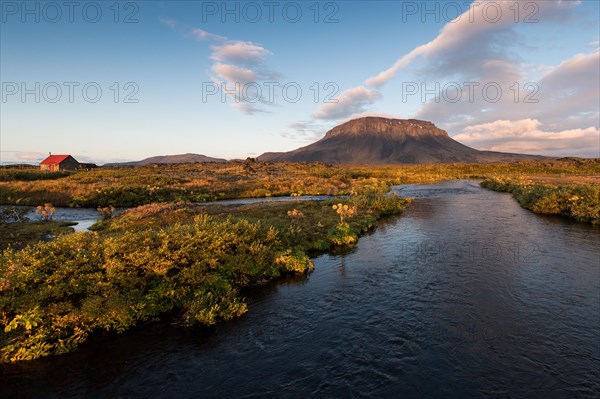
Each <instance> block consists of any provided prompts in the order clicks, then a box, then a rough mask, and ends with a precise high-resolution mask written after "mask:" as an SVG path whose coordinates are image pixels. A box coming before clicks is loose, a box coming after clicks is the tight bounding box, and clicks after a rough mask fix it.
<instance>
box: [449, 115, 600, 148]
mask: <svg viewBox="0 0 600 399" xmlns="http://www.w3.org/2000/svg"><path fill="white" fill-rule="evenodd" d="M599 137H600V130H599V129H598V128H597V127H595V126H590V127H587V128H583V129H581V128H577V129H567V130H558V131H549V130H546V129H544V128H543V124H542V123H541V122H540V121H539V120H537V119H521V120H497V121H494V122H491V123H483V124H479V125H473V126H469V127H466V128H465V129H464V130H463V131H462V132H461V133H460V134H458V135H456V136H454V139H456V140H458V141H460V142H461V143H464V144H466V145H469V146H471V147H475V148H477V149H480V150H490V151H502V152H521V153H531V154H542V155H555V156H563V155H573V152H574V151H577V152H578V153H579V154H580V155H583V156H590V157H600V147H599V141H598V138H599Z"/></svg>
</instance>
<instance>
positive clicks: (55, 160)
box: [40, 155, 70, 165]
mask: <svg viewBox="0 0 600 399" xmlns="http://www.w3.org/2000/svg"><path fill="white" fill-rule="evenodd" d="M69 157H70V155H50V156H49V157H48V158H46V159H44V160H43V161H42V162H40V165H56V164H59V163H61V162H62V161H64V160H65V159H67V158H69Z"/></svg>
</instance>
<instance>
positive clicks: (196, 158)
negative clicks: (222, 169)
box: [105, 153, 227, 166]
mask: <svg viewBox="0 0 600 399" xmlns="http://www.w3.org/2000/svg"><path fill="white" fill-rule="evenodd" d="M194 162H227V160H226V159H222V158H212V157H207V156H206V155H201V154H191V153H188V154H178V155H158V156H155V157H150V158H146V159H142V160H141V161H132V162H120V163H111V164H106V165H105V166H139V165H150V164H153V163H194Z"/></svg>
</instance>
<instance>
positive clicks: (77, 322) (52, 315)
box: [0, 192, 409, 362]
mask: <svg viewBox="0 0 600 399" xmlns="http://www.w3.org/2000/svg"><path fill="white" fill-rule="evenodd" d="M336 202H337V203H338V204H336V208H337V206H338V205H339V204H342V206H343V205H346V207H343V209H350V208H352V209H356V213H355V214H354V216H352V217H349V216H347V217H346V219H344V220H343V221H342V220H341V218H340V215H339V213H337V212H336V210H334V209H333V205H334V204H333V202H331V201H328V202H304V201H291V202H287V203H272V204H266V205H264V206H261V205H248V206H237V207H234V208H231V207H228V208H227V209H223V208H219V207H216V206H207V207H203V206H200V205H195V204H188V203H165V204H149V205H142V206H140V207H137V208H134V209H130V210H127V211H124V212H123V213H122V214H120V215H119V216H117V217H115V218H112V219H107V220H104V221H102V222H101V223H99V224H97V225H96V226H95V231H94V232H89V233H73V234H69V235H65V236H60V237H58V238H57V239H56V240H54V241H52V242H47V243H38V244H35V245H32V246H28V247H26V248H25V249H22V250H14V249H9V250H6V251H4V252H3V253H2V255H1V256H0V276H1V278H0V309H1V310H0V324H1V325H2V327H3V331H4V332H3V333H2V334H0V361H2V362H12V361H21V360H31V359H36V358H39V357H43V356H47V355H52V354H61V353H66V352H69V351H72V350H74V349H76V348H77V346H78V345H79V344H80V343H82V342H84V341H85V340H86V339H87V337H88V336H89V335H90V334H94V333H98V332H102V331H104V332H117V333H120V332H124V331H127V330H128V329H130V328H132V327H134V326H136V325H139V324H140V323H142V322H146V321H154V320H160V319H167V320H170V321H172V322H175V323H179V324H182V325H194V324H202V325H212V324H214V323H216V322H218V321H220V320H228V319H231V318H234V317H238V316H240V315H242V314H243V313H244V312H246V310H247V305H246V301H245V298H243V296H242V294H241V293H240V292H241V291H242V289H243V288H245V287H252V286H256V285H261V284H263V283H265V282H267V281H269V280H272V279H275V278H278V277H280V276H282V275H285V274H303V273H306V272H308V271H310V270H311V269H312V262H311V260H310V258H309V256H308V255H309V254H313V253H318V252H323V251H335V250H343V249H347V248H349V247H351V246H352V245H354V243H356V241H357V239H358V236H359V235H360V234H361V233H363V232H365V231H367V230H369V229H371V228H373V227H374V226H375V223H376V221H377V220H378V219H380V218H382V217H384V216H387V215H392V214H397V213H400V212H401V211H402V210H403V209H404V208H405V207H406V206H407V205H408V203H409V201H408V200H405V199H402V198H398V197H397V196H396V195H385V194H382V193H379V192H373V193H370V194H364V195H353V196H351V197H349V198H346V199H338V200H337V201H336Z"/></svg>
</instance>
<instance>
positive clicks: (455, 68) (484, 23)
mask: <svg viewBox="0 0 600 399" xmlns="http://www.w3.org/2000/svg"><path fill="white" fill-rule="evenodd" d="M530 3H533V2H530ZM535 4H536V5H537V7H538V11H537V12H536V13H535V18H536V19H537V20H538V21H539V22H541V21H549V20H559V19H561V20H565V19H568V18H570V16H571V12H572V9H573V7H574V6H576V5H578V4H580V3H579V2H575V1H537V2H535ZM514 5H515V1H514V0H479V1H474V2H473V3H472V4H471V6H470V7H469V10H467V11H465V12H464V13H463V14H462V15H460V16H459V17H457V18H456V19H454V20H453V21H451V22H449V23H447V24H446V25H445V26H444V28H443V29H442V31H441V32H440V34H439V35H438V36H437V37H436V38H435V39H433V40H431V41H430V42H428V43H426V44H423V45H421V46H418V47H416V48H415V49H413V50H412V51H410V52H409V53H407V54H405V55H404V56H402V57H400V58H399V59H398V60H397V61H396V62H395V63H394V64H393V65H392V66H391V67H390V68H388V69H386V70H384V71H382V72H380V73H378V74H377V75H374V76H371V77H370V78H368V79H367V80H366V81H365V83H366V84H367V85H369V86H373V87H380V86H382V85H384V84H385V83H387V82H388V81H389V80H390V79H392V78H393V77H394V76H395V75H396V73H397V72H398V71H399V70H401V69H405V68H407V67H408V66H409V65H411V64H412V63H413V62H414V61H415V60H416V59H418V58H423V59H424V61H425V62H426V63H427V64H426V66H425V67H424V68H423V72H426V73H428V74H429V75H432V76H436V75H442V76H450V75H452V74H459V75H465V76H470V77H472V78H486V77H494V78H495V79H501V80H505V79H510V77H509V76H504V74H502V75H498V68H500V72H502V70H504V72H505V73H509V74H510V75H513V77H512V78H513V79H514V75H515V74H516V73H517V72H516V71H515V70H514V69H513V68H512V65H513V64H515V63H518V61H519V57H518V56H517V55H516V54H515V53H514V52H511V51H509V49H510V47H511V45H510V43H515V44H516V43H519V41H518V36H517V34H516V32H515V31H514V29H513V28H514V27H515V26H516V25H517V24H516V23H515V12H514V11H513V9H514ZM511 7H513V9H511ZM497 10H498V11H497ZM496 16H498V18H497V20H496ZM522 18H526V15H525V16H522ZM522 18H521V16H520V17H519V19H518V21H520V20H521V19H522ZM532 18H533V17H532ZM520 22H522V21H520ZM490 68H491V69H490ZM494 69H496V70H494Z"/></svg>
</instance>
